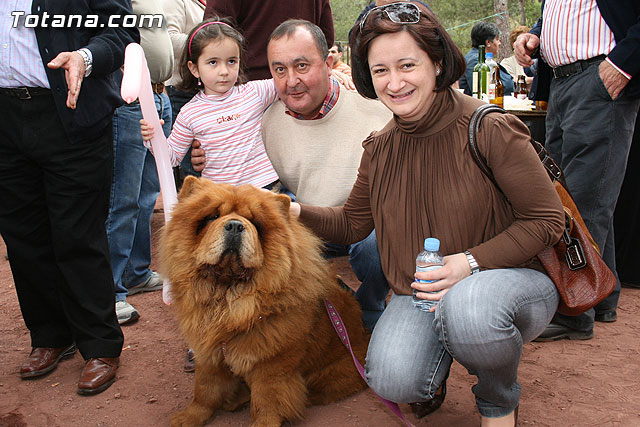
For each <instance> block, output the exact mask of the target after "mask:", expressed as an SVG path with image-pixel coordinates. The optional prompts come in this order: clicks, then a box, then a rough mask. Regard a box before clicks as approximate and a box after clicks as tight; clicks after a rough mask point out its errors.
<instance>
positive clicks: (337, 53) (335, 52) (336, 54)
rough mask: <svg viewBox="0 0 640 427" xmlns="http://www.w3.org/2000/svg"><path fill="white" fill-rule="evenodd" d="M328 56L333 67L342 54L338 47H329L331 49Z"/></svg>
mask: <svg viewBox="0 0 640 427" xmlns="http://www.w3.org/2000/svg"><path fill="white" fill-rule="evenodd" d="M329 56H332V57H333V66H334V67H335V66H336V64H337V63H338V62H339V61H340V60H341V59H342V52H340V51H339V50H338V46H336V45H333V46H331V49H329Z"/></svg>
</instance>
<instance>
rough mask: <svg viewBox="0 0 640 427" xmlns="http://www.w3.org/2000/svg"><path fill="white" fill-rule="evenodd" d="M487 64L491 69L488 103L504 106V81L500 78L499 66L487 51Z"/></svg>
mask: <svg viewBox="0 0 640 427" xmlns="http://www.w3.org/2000/svg"><path fill="white" fill-rule="evenodd" d="M486 62H487V64H488V65H489V69H490V70H491V74H490V79H489V103H491V104H495V105H498V106H500V107H504V83H502V78H500V66H499V65H498V64H497V63H496V61H494V60H493V54H492V53H491V52H489V53H487V60H486Z"/></svg>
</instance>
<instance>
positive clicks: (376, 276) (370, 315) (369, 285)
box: [349, 230, 389, 330]
mask: <svg viewBox="0 0 640 427" xmlns="http://www.w3.org/2000/svg"><path fill="white" fill-rule="evenodd" d="M349 262H350V263H351V268H352V269H353V272H354V273H355V274H356V277H357V278H358V280H359V281H360V283H361V285H360V287H359V288H358V291H357V292H356V300H357V301H358V303H359V304H360V308H362V321H363V323H364V326H365V328H368V329H369V330H373V328H374V327H375V326H376V323H377V322H378V319H379V318H380V316H382V312H383V311H384V308H385V306H386V300H387V296H388V295H389V283H387V278H386V277H385V275H384V272H383V271H382V262H380V254H379V252H378V240H377V239H376V230H373V231H372V232H371V234H369V235H368V236H367V237H366V238H365V239H364V240H361V241H359V242H357V243H354V244H352V245H351V246H350V247H349Z"/></svg>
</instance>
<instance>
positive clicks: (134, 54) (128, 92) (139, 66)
mask: <svg viewBox="0 0 640 427" xmlns="http://www.w3.org/2000/svg"><path fill="white" fill-rule="evenodd" d="M120 95H121V96H122V99H124V100H125V102H127V104H130V103H132V102H133V101H135V100H136V99H139V100H140V108H141V109H142V117H144V119H145V120H146V121H147V123H149V125H151V126H152V127H153V138H152V139H151V147H152V148H153V156H154V158H155V159H156V168H157V169H158V178H159V180H160V191H161V192H162V204H163V207H164V221H165V223H167V222H169V220H170V219H171V212H172V211H173V207H174V205H175V204H176V203H177V202H178V195H177V192H176V183H175V181H174V180H173V170H172V169H171V162H170V160H169V147H168V146H167V139H166V138H165V136H164V131H163V130H162V126H161V125H160V118H159V117H158V112H157V111H156V103H155V100H154V98H153V92H152V91H151V78H150V77H149V68H148V67H147V60H146V59H145V57H144V51H143V50H142V47H141V46H140V45H139V44H137V43H130V44H129V45H128V46H127V48H126V50H125V51H124V76H123V77H122V86H121V88H120ZM170 290H171V284H170V283H169V281H168V280H167V279H165V280H164V286H163V287H162V300H163V301H164V303H165V304H167V305H170V304H171V296H170V293H169V292H170Z"/></svg>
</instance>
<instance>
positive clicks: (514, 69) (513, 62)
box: [500, 25, 534, 89]
mask: <svg viewBox="0 0 640 427" xmlns="http://www.w3.org/2000/svg"><path fill="white" fill-rule="evenodd" d="M528 31H529V27H525V26H524V25H518V26H517V27H516V28H514V29H513V30H511V32H510V33H509V43H510V44H511V48H513V44H514V43H515V42H516V39H517V38H518V36H519V35H520V34H524V33H526V32H528ZM500 65H502V66H503V67H504V69H505V70H506V71H507V72H508V73H509V75H510V76H511V78H512V79H513V81H514V82H516V81H518V76H525V80H526V82H527V89H528V88H530V87H531V82H532V81H533V76H534V74H533V73H531V71H529V72H525V69H524V67H523V66H522V65H520V64H518V60H517V59H516V55H515V53H514V54H513V55H511V56H509V57H507V58H505V59H503V60H502V61H500ZM527 68H530V67H527Z"/></svg>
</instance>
